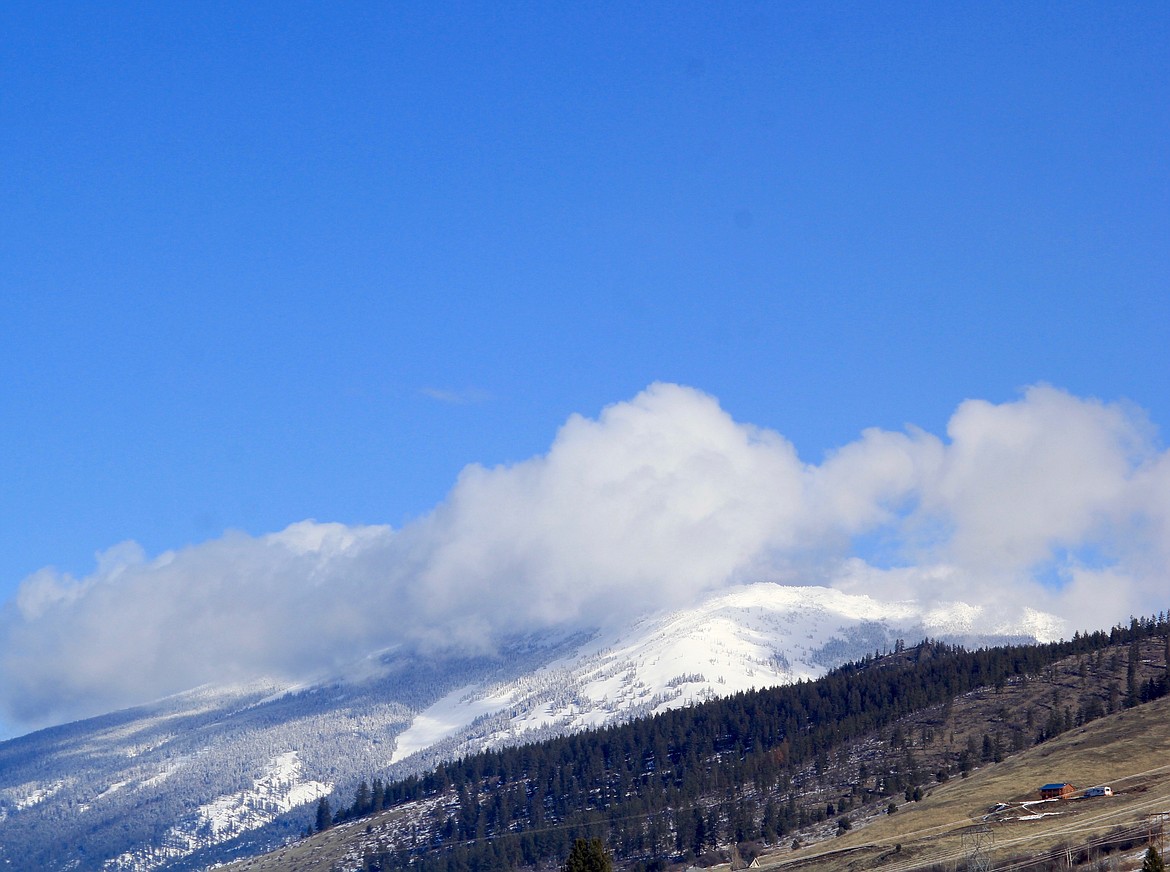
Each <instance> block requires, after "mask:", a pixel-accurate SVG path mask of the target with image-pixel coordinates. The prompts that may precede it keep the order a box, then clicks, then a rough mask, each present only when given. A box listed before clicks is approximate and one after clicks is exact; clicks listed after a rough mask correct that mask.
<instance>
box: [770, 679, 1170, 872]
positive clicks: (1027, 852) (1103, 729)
mask: <svg viewBox="0 0 1170 872" xmlns="http://www.w3.org/2000/svg"><path fill="white" fill-rule="evenodd" d="M1051 781H1068V782H1071V783H1072V784H1074V785H1076V786H1077V787H1078V788H1080V789H1083V788H1086V787H1092V786H1095V785H1109V786H1111V787H1112V788H1113V790H1114V792H1115V795H1114V796H1112V797H1102V798H1094V799H1076V800H1064V801H1055V802H1047V803H1043V804H1039V805H1036V806H1032V807H1029V808H1021V807H1020V805H1019V803H1021V802H1023V801H1027V800H1034V799H1037V798H1038V797H1039V792H1038V790H1037V789H1038V788H1039V786H1040V785H1041V784H1044V783H1046V782H1051ZM1001 802H1002V803H1008V804H1009V806H1010V807H1009V809H1007V810H1005V811H1003V812H1000V813H998V814H990V813H989V812H990V809H991V807H992V806H994V805H995V804H997V803H1001ZM1161 812H1170V698H1164V699H1161V700H1157V701H1155V702H1153V703H1150V704H1148V705H1144V706H1140V707H1138V708H1135V709H1130V710H1127V711H1121V712H1118V713H1116V714H1113V715H1110V716H1108V717H1105V718H1101V719H1100V720H1097V721H1093V722H1091V723H1089V724H1087V725H1086V726H1084V727H1080V728H1077V729H1074V730H1070V731H1069V732H1067V733H1065V734H1063V735H1061V736H1058V737H1056V738H1055V739H1052V740H1051V741H1049V742H1045V743H1044V744H1041V745H1037V746H1035V747H1033V748H1031V749H1029V750H1027V751H1024V752H1022V753H1020V754H1017V755H1014V756H1012V757H1009V758H1008V759H1006V760H1004V761H1003V762H1002V763H998V764H994V765H987V766H984V767H983V768H981V769H978V770H976V771H975V772H973V773H972V774H971V776H970V777H969V778H963V779H959V778H955V779H951V780H950V781H948V782H947V783H945V784H940V785H937V786H936V787H934V788H932V789H931V790H930V792H929V793H928V795H927V796H926V797H925V798H924V799H923V800H922V801H921V802H917V803H906V804H904V805H902V806H901V807H900V808H899V810H898V812H897V813H896V814H893V815H885V814H882V815H879V816H877V817H876V818H874V819H873V820H872V822H871V823H869V824H868V825H866V826H864V827H860V826H859V827H856V828H855V829H853V830H852V831H850V832H847V833H846V834H844V835H843V836H841V837H839V838H834V839H832V840H830V841H828V842H820V843H818V844H816V845H812V846H810V847H807V848H804V849H802V850H796V851H793V850H789V849H783V850H781V851H778V852H774V853H771V854H768V855H765V856H762V857H761V858H760V865H761V866H763V867H765V868H770V869H791V870H797V869H799V870H802V872H803V870H820V869H840V870H849V869H856V870H861V869H881V870H886V872H904V870H912V869H924V868H931V867H938V868H940V869H942V868H949V869H956V868H958V869H966V868H967V865H968V863H967V861H968V858H969V857H970V856H971V854H972V852H973V851H974V850H975V845H976V843H980V844H981V845H982V849H983V851H985V852H986V855H987V856H988V857H989V858H990V859H991V860H992V861H993V862H994V864H995V867H996V868H1002V867H1001V865H1000V864H1002V863H1004V862H1005V861H1008V860H1010V859H1013V858H1026V857H1030V858H1039V857H1041V856H1042V855H1046V854H1048V853H1049V852H1051V851H1053V849H1056V848H1058V846H1064V845H1067V846H1069V847H1070V849H1071V850H1072V851H1073V853H1074V855H1075V853H1076V851H1077V849H1078V848H1080V847H1081V846H1083V845H1086V844H1087V843H1090V842H1091V841H1092V840H1094V839H1100V838H1101V837H1103V836H1105V835H1106V834H1108V833H1109V831H1110V830H1113V829H1115V828H1117V827H1121V826H1131V825H1133V826H1137V827H1139V828H1145V827H1148V826H1149V825H1150V823H1151V815H1155V814H1157V813H1161ZM1038 813H1045V816H1044V817H1041V818H1039V819H1035V820H1020V819H1019V818H1020V817H1022V816H1024V815H1027V814H1038ZM980 830H982V831H983V832H980ZM1143 832H1144V829H1143ZM899 845H900V846H901V848H900V850H897V849H896V848H897V846H899ZM1066 857H1067V855H1066ZM1135 857H1136V859H1135ZM1090 859H1093V858H1092V857H1090ZM1112 859H1113V860H1114V861H1116V862H1115V863H1114V864H1113V865H1110V866H1108V867H1107V868H1117V869H1123V870H1124V869H1137V868H1140V866H1141V852H1140V851H1135V850H1131V851H1129V852H1127V854H1126V856H1124V857H1122V858H1121V859H1120V860H1117V857H1116V854H1115V855H1113V858H1112ZM1024 865H1026V864H1025V863H1023V862H1022V861H1021V862H1018V863H1015V864H1012V868H1022V867H1023V866H1024ZM1057 865H1060V864H1057ZM1065 867H1066V868H1067V864H1065ZM1054 868H1055V866H1054ZM1103 868H1105V867H1103Z"/></svg>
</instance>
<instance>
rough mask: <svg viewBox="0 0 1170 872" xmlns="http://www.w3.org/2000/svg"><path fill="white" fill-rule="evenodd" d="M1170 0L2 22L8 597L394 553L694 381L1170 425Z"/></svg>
mask: <svg viewBox="0 0 1170 872" xmlns="http://www.w3.org/2000/svg"><path fill="white" fill-rule="evenodd" d="M1168 45H1170V6H1167V5H1166V4H1165V3H1128V4H1114V3H1097V4H1091V3H1076V4H1045V3H1027V4H1020V3H978V4H976V3H969V4H950V3H921V4H915V3H896V4H883V3H856V4H824V3H812V4H801V3H761V4H750V3H726V4H712V3H686V4H684V3H678V4H675V3H670V4H667V3H651V4H628V3H613V4H605V3H591V4H556V3H522V4H521V3H503V4H501V3H484V4H467V3H456V4H423V3H396V4H390V3H355V4H293V3H280V4H276V3H256V4H252V3H245V4H241V3H222V4H214V3H201V4H165V3H164V4H158V3H143V4H132V3H125V4H76V5H74V4H67V3H21V2H10V3H5V4H4V5H3V7H2V8H0V491H2V495H0V530H2V531H3V547H2V548H0V602H2V601H3V600H4V599H7V598H8V597H9V596H10V595H11V593H12V592H13V591H14V589H15V587H16V585H17V584H18V583H19V582H20V580H21V579H22V578H24V577H25V576H26V575H28V574H29V573H31V572H33V571H35V570H37V569H38V568H40V567H42V566H45V565H48V564H53V565H56V566H58V567H60V568H61V569H63V570H66V571H69V572H73V573H75V574H85V573H88V572H90V571H91V570H92V568H93V560H94V557H93V555H94V553H95V552H96V551H98V550H100V549H104V548H107V547H109V546H111V545H113V544H115V543H117V542H119V541H122V540H125V539H135V540H137V541H138V542H140V543H142V545H143V547H144V548H145V549H146V551H147V553H148V554H157V553H159V552H161V551H163V550H166V549H169V548H176V547H180V546H183V545H185V544H188V543H193V542H199V541H203V540H206V539H209V538H212V537H215V536H218V535H219V534H221V533H222V532H223V531H224V530H225V529H227V528H235V529H241V530H245V531H248V532H251V533H263V532H267V531H272V530H277V529H281V528H283V527H284V526H286V525H287V524H289V523H291V522H293V521H297V520H300V519H304V518H310V517H311V518H317V519H320V520H323V521H324V520H336V521H342V522H346V523H390V524H394V525H395V526H398V525H400V524H402V523H403V522H405V521H407V520H409V519H410V518H412V517H417V516H419V515H421V514H424V513H425V512H427V511H428V510H429V509H431V508H432V507H433V506H434V505H435V504H436V502H438V501H439V500H440V499H442V497H443V495H444V494H445V493H446V492H447V491H448V490H449V488H450V487H451V485H452V483H453V481H454V479H455V476H456V475H457V473H458V471H459V470H460V468H462V467H463V466H464V465H465V464H467V463H469V462H472V461H478V462H482V463H485V464H493V463H500V462H505V461H510V460H518V459H522V458H525V457H529V456H531V455H533V454H536V453H539V452H541V451H544V450H546V449H547V447H548V445H549V443H550V441H551V439H552V437H553V434H554V433H555V431H556V428H557V427H558V426H559V425H560V424H561V423H563V422H564V420H565V419H566V417H567V416H568V415H570V414H571V413H573V412H580V413H583V414H586V415H590V416H593V415H596V414H597V412H598V411H599V410H600V409H601V408H602V407H603V406H605V405H606V404H609V403H612V402H616V401H619V400H624V399H628V398H629V397H631V396H633V395H634V394H636V393H637V392H638V391H639V390H641V389H642V388H644V387H645V386H646V385H647V384H648V383H650V382H652V381H655V380H665V381H674V382H680V383H684V384H688V385H693V386H695V387H698V388H700V389H702V390H704V391H707V392H709V393H711V394H713V395H715V396H717V397H718V398H719V399H720V401H721V402H722V404H723V405H724V407H725V408H726V409H727V410H728V411H729V412H730V413H731V414H732V415H733V416H734V417H735V418H736V419H737V420H741V421H749V422H753V423H756V424H760V425H764V426H767V427H771V428H774V429H776V430H778V431H780V432H781V433H783V434H784V435H785V436H787V437H788V438H790V439H791V440H793V442H794V443H795V444H796V446H797V448H798V450H799V451H800V453H801V455H802V457H804V458H805V459H807V460H810V461H818V460H819V459H820V458H821V457H822V456H823V454H824V452H825V451H826V450H829V449H832V448H833V447H834V446H837V445H841V444H844V443H846V442H848V441H850V440H852V439H854V438H856V436H857V434H858V433H859V431H860V430H861V429H862V428H864V427H867V426H882V427H886V428H893V429H897V428H900V427H902V426H903V425H904V424H905V423H907V422H912V423H915V424H918V425H921V426H923V427H925V428H927V429H928V430H931V431H932V432H935V433H940V434H941V432H942V428H943V427H944V425H945V422H946V420H947V418H948V417H949V416H950V414H951V413H952V412H953V410H954V409H955V407H956V405H957V404H958V403H959V402H960V401H961V400H962V399H964V398H967V397H982V398H986V399H989V400H993V401H997V402H1000V401H1004V400H1007V399H1010V398H1012V397H1014V396H1016V394H1017V391H1018V389H1019V388H1020V387H1021V386H1023V385H1027V384H1032V383H1035V382H1040V381H1046V382H1050V383H1052V384H1054V385H1057V386H1059V387H1062V388H1065V389H1067V390H1069V391H1071V392H1072V393H1074V394H1076V395H1079V396H1097V397H1100V398H1102V399H1106V400H1116V399H1118V398H1128V399H1129V400H1132V401H1133V402H1135V403H1136V404H1138V405H1139V406H1141V407H1143V408H1144V409H1146V410H1148V411H1149V413H1150V416H1151V418H1152V419H1153V420H1154V422H1155V423H1156V424H1158V425H1160V426H1161V427H1162V428H1163V429H1164V428H1165V427H1166V426H1168V425H1170V351H1168V349H1170V184H1168V182H1170V52H1168V51H1167V46H1168Z"/></svg>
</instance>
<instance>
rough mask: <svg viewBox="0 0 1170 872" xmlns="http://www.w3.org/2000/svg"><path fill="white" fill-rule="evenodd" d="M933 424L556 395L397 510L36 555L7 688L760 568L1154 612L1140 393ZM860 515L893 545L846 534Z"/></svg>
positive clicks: (612, 598)
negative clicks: (545, 425) (772, 416)
mask: <svg viewBox="0 0 1170 872" xmlns="http://www.w3.org/2000/svg"><path fill="white" fill-rule="evenodd" d="M947 437H948V438H947V440H945V441H944V440H943V439H940V438H939V437H937V436H934V435H931V434H928V433H924V432H922V431H919V430H915V429H909V430H907V432H903V433H897V432H888V431H882V430H876V429H875V430H867V431H865V432H864V433H862V435H861V436H860V438H859V439H858V440H856V441H855V442H852V443H850V444H848V445H846V446H844V447H842V448H840V449H839V450H838V451H836V452H834V453H833V454H831V455H830V456H829V457H828V458H827V459H826V460H825V461H824V462H823V463H821V464H819V465H808V464H805V463H803V462H801V460H800V459H799V458H798V457H797V455H796V452H795V450H794V449H793V447H792V445H791V444H790V443H789V442H787V441H786V440H785V439H784V438H783V437H782V436H780V435H779V434H777V433H775V432H772V431H769V430H765V429H760V428H758V427H753V426H750V425H745V424H741V423H737V422H735V421H734V420H732V419H731V417H730V416H729V415H727V413H726V412H724V411H723V410H722V409H721V408H720V407H719V405H718V403H717V401H716V400H715V399H714V398H712V397H710V396H707V395H705V394H702V393H701V392H699V391H695V390H692V389H689V388H685V387H679V386H676V385H667V384H657V385H652V386H651V387H650V388H648V389H647V390H646V391H644V392H643V393H641V394H639V395H638V396H637V397H635V398H634V399H632V400H630V401H628V402H623V403H618V404H615V405H613V406H610V407H609V408H607V409H605V410H604V411H603V412H602V413H601V415H600V416H599V417H598V418H597V419H596V420H593V419H588V418H585V417H581V416H573V417H572V418H570V419H569V420H568V421H567V422H566V423H565V425H564V426H563V427H562V428H561V430H560V432H559V433H558V434H557V436H556V438H555V440H554V441H553V444H552V446H551V447H550V449H549V451H548V453H547V454H544V455H541V456H538V457H534V458H532V459H530V460H527V461H524V462H522V463H517V464H515V465H511V466H501V467H496V468H492V469H487V468H484V467H481V466H478V465H472V466H469V467H467V468H466V469H465V470H464V471H463V472H462V473H461V474H460V476H459V478H458V480H457V482H456V483H455V486H454V487H453V488H452V490H451V492H450V494H449V495H448V497H447V499H446V500H445V501H444V502H443V503H442V504H441V505H440V506H438V507H436V508H435V510H434V511H433V512H432V513H430V514H429V515H428V516H426V517H424V518H422V519H420V520H419V521H417V522H415V523H413V524H411V525H409V526H407V527H405V528H403V529H401V530H397V531H395V530H391V529H390V528H388V527H361V528H351V527H345V526H342V525H339V524H318V523H315V522H311V521H306V522H302V523H298V524H294V525H292V526H291V527H289V528H287V529H286V530H283V531H281V532H279V533H273V534H270V535H267V536H261V537H249V536H245V535H243V534H229V535H226V536H224V537H222V538H220V539H216V540H213V541H210V542H206V543H204V544H201V545H198V546H195V547H191V548H187V549H184V550H182V551H178V552H173V553H168V554H164V555H162V556H160V557H158V558H155V559H153V560H149V559H147V558H146V556H145V555H143V554H142V552H141V549H139V548H138V547H137V546H136V545H134V544H133V543H124V544H123V545H120V546H116V547H115V548H113V549H111V550H110V551H108V552H105V553H104V554H103V555H101V556H100V557H99V560H98V567H97V569H96V570H95V572H94V573H93V574H92V575H91V576H89V577H87V578H84V579H80V580H78V579H72V578H69V577H68V576H60V575H58V574H56V573H54V572H53V571H51V570H42V571H41V572H38V573H36V574H34V575H33V576H30V577H29V578H28V579H26V580H25V582H24V583H23V584H22V586H21V588H20V591H19V593H18V594H17V596H16V597H15V599H14V600H13V601H12V602H10V603H8V604H7V605H6V606H4V608H3V610H2V611H0V688H2V689H0V707H2V711H3V712H5V713H6V714H7V716H9V717H10V718H12V719H14V720H17V721H20V722H23V723H25V724H28V725H36V724H40V723H46V722H51V721H53V720H60V719H63V718H67V717H73V716H78V715H81V714H86V713H92V712H97V711H103V710H107V709H109V708H112V707H114V706H117V705H124V704H129V703H132V702H137V701H142V700H145V699H148V698H151V697H155V696H159V695H162V694H164V693H168V692H172V691H176V690H180V689H184V688H187V687H191V686H194V685H197V684H200V683H203V682H207V681H213V680H224V679H236V678H248V677H253V676H256V675H261V674H267V675H270V676H285V677H301V676H305V675H309V674H312V673H314V672H316V671H319V670H323V669H328V668H331V667H334V666H336V665H339V664H341V663H343V662H345V661H347V660H350V659H352V658H356V657H359V656H361V655H363V654H364V653H366V652H368V651H370V650H374V649H378V648H381V647H385V646H388V645H392V644H399V643H405V644H418V645H423V646H427V647H429V648H435V649H438V648H446V647H457V648H460V649H463V650H466V649H468V648H472V649H479V650H490V648H491V646H492V644H493V643H494V642H495V641H496V640H498V639H499V638H500V637H501V636H502V635H504V634H508V633H514V632H523V631H526V630H532V629H539V628H543V627H557V626H576V625H596V624H601V623H604V622H606V621H607V620H611V619H614V618H619V617H622V616H628V615H629V614H631V613H636V612H638V611H641V610H643V609H650V608H656V607H665V606H671V605H679V604H684V603H686V602H688V601H691V600H693V599H694V597H696V596H697V595H699V594H700V593H702V592H704V591H708V590H714V589H718V588H721V587H725V586H728V585H733V584H736V583H738V582H740V581H746V580H759V579H763V578H769V579H775V580H784V581H789V582H792V583H821V584H824V583H832V584H835V585H837V586H839V587H841V588H843V589H849V590H855V591H865V592H867V593H870V594H873V595H876V596H879V597H888V598H915V599H925V600H945V599H960V600H966V601H975V602H985V603H995V604H998V606H999V607H1000V608H1002V609H1006V610H1010V609H1013V608H1019V607H1021V606H1023V605H1024V604H1028V605H1032V606H1034V607H1036V608H1040V609H1043V610H1049V611H1054V612H1056V613H1058V614H1061V615H1064V616H1065V617H1068V618H1069V619H1070V620H1072V621H1073V622H1074V624H1075V625H1076V626H1082V627H1088V626H1097V625H1099V624H1101V623H1102V622H1106V623H1108V622H1112V621H1115V620H1122V619H1124V618H1125V617H1126V616H1127V615H1128V614H1129V613H1131V612H1133V613H1141V612H1148V611H1151V610H1158V609H1160V608H1164V607H1165V603H1163V602H1161V601H1160V598H1161V597H1163V596H1164V591H1165V578H1166V572H1167V569H1168V568H1170V544H1168V543H1170V459H1168V455H1167V453H1165V452H1159V451H1158V449H1157V447H1156V445H1155V443H1154V433H1153V430H1152V428H1151V427H1150V425H1149V424H1148V422H1147V421H1146V420H1145V418H1144V416H1143V415H1142V414H1141V413H1140V411H1139V410H1136V409H1133V408H1129V407H1126V406H1124V405H1117V404H1104V403H1100V402H1097V401H1093V400H1083V399H1079V398H1077V397H1074V396H1071V395H1069V394H1067V393H1065V392H1062V391H1059V390H1056V389H1054V388H1050V387H1043V386H1041V387H1034V388H1031V389H1029V390H1027V391H1026V392H1025V393H1024V395H1023V396H1022V397H1021V399H1019V400H1018V401H1016V402H1013V403H1006V404H1002V405H992V404H989V403H986V402H982V401H975V400H970V401H967V402H964V403H963V404H961V405H960V406H959V408H958V410H957V411H956V413H955V415H954V416H953V417H952V419H951V422H950V425H949V427H948V431H947ZM872 535H880V536H881V537H882V538H883V539H885V540H887V541H889V542H891V543H892V545H893V553H894V554H896V555H897V556H898V557H899V558H900V560H901V563H902V565H898V566H893V567H889V566H887V567H884V568H883V567H877V566H871V565H869V564H866V563H865V562H864V561H862V560H860V559H859V558H858V557H857V556H855V555H853V554H852V551H851V542H852V541H853V539H854V537H858V536H872ZM1041 576H1050V577H1052V578H1056V579H1059V580H1060V583H1058V584H1057V585H1055V586H1053V585H1052V584H1047V585H1046V584H1042V583H1040V582H1039V581H1037V579H1038V578H1039V577H1041Z"/></svg>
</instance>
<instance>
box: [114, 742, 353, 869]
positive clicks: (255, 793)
mask: <svg viewBox="0 0 1170 872" xmlns="http://www.w3.org/2000/svg"><path fill="white" fill-rule="evenodd" d="M331 790H333V785H332V784H327V783H322V782H320V781H306V780H304V779H303V778H302V774H301V761H300V760H299V759H298V758H297V752H296V751H289V752H287V753H284V754H281V755H279V756H277V757H274V758H273V759H272V760H270V761H269V762H268V765H267V766H266V767H265V769H264V772H263V773H262V774H261V775H260V777H258V778H257V779H256V780H255V782H254V783H253V785H252V787H251V788H250V789H248V790H241V791H239V792H238V793H234V794H231V795H229V796H221V797H219V798H217V799H215V800H214V801H212V802H210V803H207V804H205V805H201V806H199V808H197V809H196V810H195V813H194V814H193V815H191V817H190V819H188V820H184V821H180V822H179V823H177V824H176V825H175V826H173V827H171V828H170V829H169V830H168V831H167V833H166V835H165V836H163V839H162V844H161V845H152V846H148V847H143V848H139V849H137V850H134V851H127V852H126V853H124V854H122V855H121V856H119V857H116V858H115V859H113V860H109V861H107V862H106V863H105V865H104V867H103V868H104V869H108V870H111V872H113V870H117V872H122V870H139V869H153V868H157V867H158V866H159V865H161V864H163V863H165V862H166V861H167V860H172V859H178V858H181V857H186V856H187V855H188V854H191V853H192V852H194V851H195V850H196V849H198V848H200V847H202V846H203V845H205V844H206V843H207V842H208V841H211V842H219V841H224V840H225V839H228V838H231V837H232V836H236V835H238V834H240V833H242V832H246V831H247V830H254V829H257V828H259V827H262V826H264V825H265V824H267V823H269V822H270V821H273V820H275V819H276V818H277V817H278V816H279V815H281V814H284V813H285V812H288V811H291V810H292V809H294V808H296V807H297V806H298V805H304V804H306V803H309V802H314V801H316V799H317V798H318V797H320V796H327V795H328V794H329V792H330V791H331Z"/></svg>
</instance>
